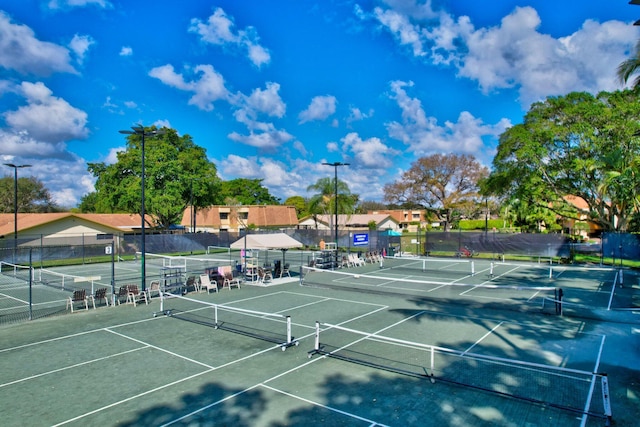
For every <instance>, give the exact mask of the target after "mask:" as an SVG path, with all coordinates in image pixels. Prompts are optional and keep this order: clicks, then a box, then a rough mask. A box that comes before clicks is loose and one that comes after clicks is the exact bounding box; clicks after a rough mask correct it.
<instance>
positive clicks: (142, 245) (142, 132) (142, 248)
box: [119, 124, 164, 292]
mask: <svg viewBox="0 0 640 427" xmlns="http://www.w3.org/2000/svg"><path fill="white" fill-rule="evenodd" d="M131 129H133V130H121V131H119V132H120V133H121V134H124V135H140V137H141V138H142V145H141V147H140V148H141V151H142V162H141V165H140V170H141V171H140V178H141V183H140V187H141V191H140V193H141V202H140V216H141V217H142V222H141V230H142V231H141V233H142V235H141V242H140V252H141V253H142V256H141V266H140V267H141V273H142V274H141V275H142V278H141V288H142V291H143V292H144V291H145V290H146V289H147V285H146V281H147V266H146V262H145V252H146V248H145V234H144V228H145V219H144V216H145V212H144V138H145V137H147V136H154V135H162V134H164V131H163V130H152V131H149V132H145V130H144V126H142V125H141V124H139V125H137V126H133V127H132V128H131Z"/></svg>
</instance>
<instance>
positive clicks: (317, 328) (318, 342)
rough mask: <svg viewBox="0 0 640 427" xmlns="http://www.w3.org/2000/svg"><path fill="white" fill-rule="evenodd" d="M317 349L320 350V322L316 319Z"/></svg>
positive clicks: (315, 346) (314, 346) (315, 345)
mask: <svg viewBox="0 0 640 427" xmlns="http://www.w3.org/2000/svg"><path fill="white" fill-rule="evenodd" d="M313 349H314V350H315V351H320V322H318V321H317V320H316V337H315V343H314V345H313Z"/></svg>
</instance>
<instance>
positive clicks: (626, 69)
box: [617, 40, 640, 90]
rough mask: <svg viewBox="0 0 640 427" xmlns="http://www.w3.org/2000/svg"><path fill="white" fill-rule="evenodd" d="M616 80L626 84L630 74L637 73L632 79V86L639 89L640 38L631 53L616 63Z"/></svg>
mask: <svg viewBox="0 0 640 427" xmlns="http://www.w3.org/2000/svg"><path fill="white" fill-rule="evenodd" d="M617 74H618V80H619V81H620V83H621V84H623V85H626V84H627V82H628V81H629V79H630V78H631V76H633V75H634V74H637V75H636V77H635V79H634V80H633V83H632V87H633V88H634V89H635V90H640V40H638V43H637V44H636V48H635V50H634V52H633V55H632V56H631V57H629V58H627V59H625V60H624V61H622V62H621V63H620V65H618V70H617Z"/></svg>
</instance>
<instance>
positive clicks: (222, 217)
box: [220, 212, 229, 219]
mask: <svg viewBox="0 0 640 427" xmlns="http://www.w3.org/2000/svg"><path fill="white" fill-rule="evenodd" d="M220 219H229V212H220Z"/></svg>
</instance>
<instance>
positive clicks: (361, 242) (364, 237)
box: [353, 233, 369, 246]
mask: <svg viewBox="0 0 640 427" xmlns="http://www.w3.org/2000/svg"><path fill="white" fill-rule="evenodd" d="M353 246H369V234H368V233H359V234H354V235H353Z"/></svg>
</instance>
